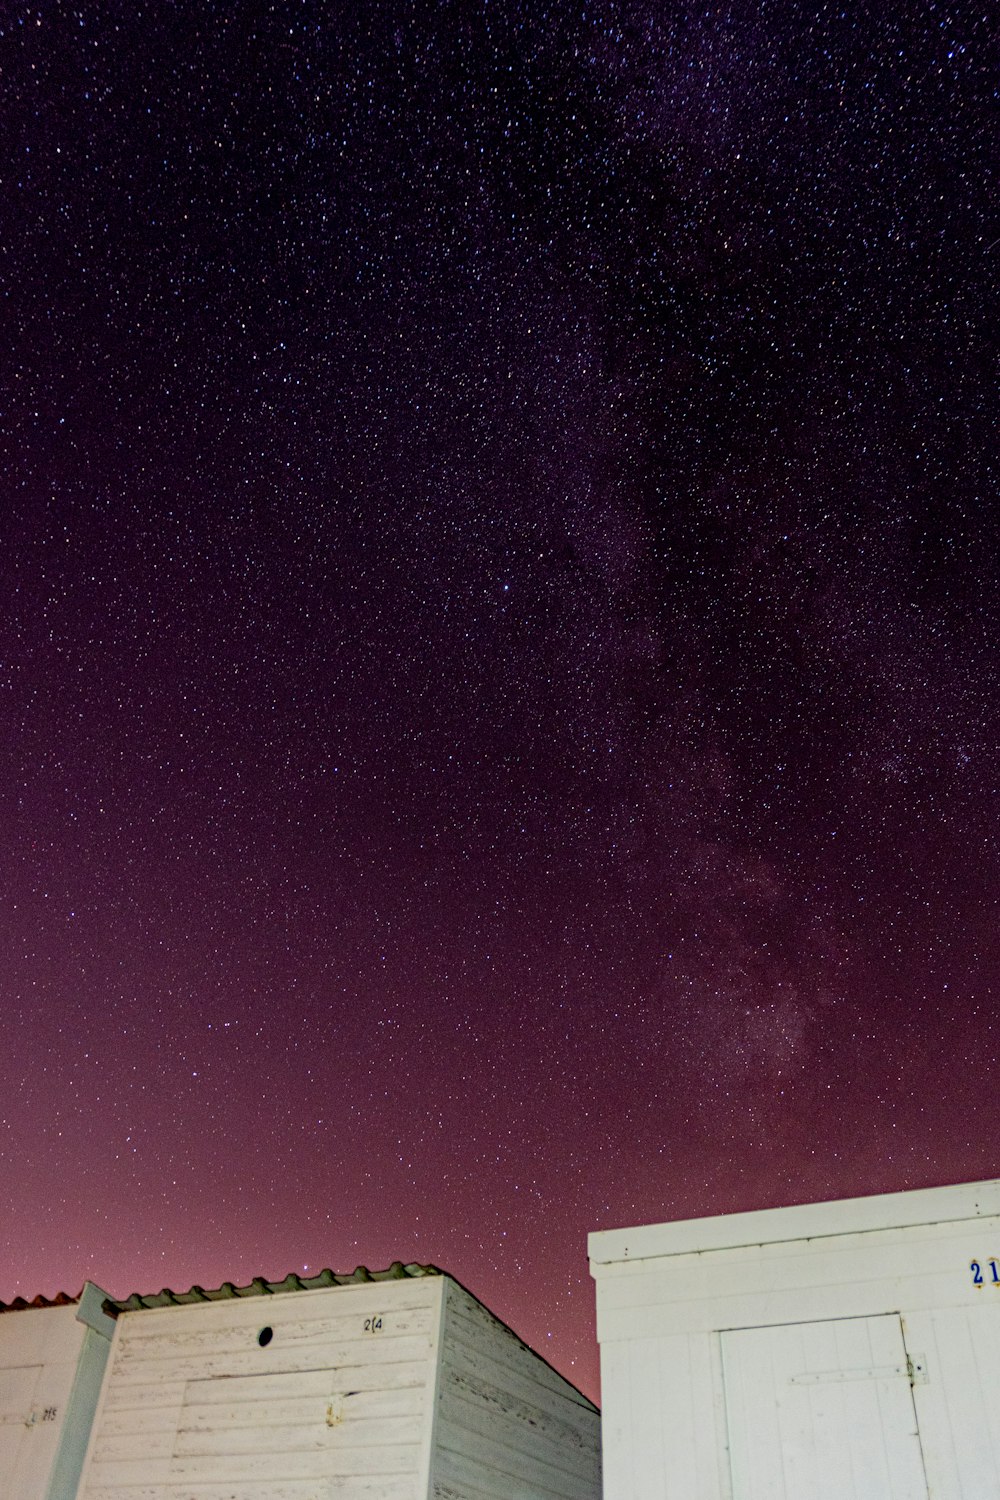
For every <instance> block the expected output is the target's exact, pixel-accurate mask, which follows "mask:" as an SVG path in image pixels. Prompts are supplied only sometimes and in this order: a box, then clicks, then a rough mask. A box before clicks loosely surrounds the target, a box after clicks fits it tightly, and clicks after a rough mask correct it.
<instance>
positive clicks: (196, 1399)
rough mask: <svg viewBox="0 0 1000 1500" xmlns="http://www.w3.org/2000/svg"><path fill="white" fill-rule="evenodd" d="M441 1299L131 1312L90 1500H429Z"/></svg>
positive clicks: (119, 1345) (399, 1290) (320, 1299)
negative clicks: (263, 1337) (265, 1337)
mask: <svg viewBox="0 0 1000 1500" xmlns="http://www.w3.org/2000/svg"><path fill="white" fill-rule="evenodd" d="M443 1286H444V1279H443V1278H441V1277H427V1278H426V1279H420V1280H407V1281H402V1280H401V1281H387V1282H377V1283H374V1284H362V1285H358V1286H345V1287H333V1288H330V1289H329V1290H323V1291H313V1292H292V1293H280V1294H276V1295H274V1296H270V1297H250V1298H245V1299H239V1300H227V1301H219V1302H212V1303H200V1304H195V1305H192V1306H184V1307H165V1308H156V1309H153V1310H141V1311H136V1312H128V1313H123V1314H122V1315H121V1316H120V1317H119V1319H118V1328H117V1331H116V1335H115V1342H114V1348H113V1354H112V1364H111V1369H110V1371H109V1375H108V1378H107V1380H106V1381H105V1389H104V1396H103V1401H102V1405H101V1410H100V1412H99V1413H98V1418H97V1421H96V1422H95V1427H94V1436H93V1439H92V1443H91V1448H90V1452H89V1454H88V1460H87V1467H86V1470H85V1473H84V1479H83V1484H82V1487H81V1492H80V1494H81V1500H373V1497H376V1496H377V1497H379V1500H423V1497H424V1496H425V1495H426V1491H427V1467H428V1462H429V1428H430V1420H431V1412H432V1399H433V1389H434V1382H433V1372H434V1369H435V1366H436V1360H437V1348H438V1337H439V1330H440V1320H441V1303H442V1292H443ZM265 1326H266V1327H270V1328H271V1329H273V1337H272V1338H271V1340H270V1342H269V1343H267V1345H266V1346H265V1347H261V1346H260V1344H259V1343H258V1334H259V1332H260V1330H261V1329H262V1328H263V1327H265Z"/></svg>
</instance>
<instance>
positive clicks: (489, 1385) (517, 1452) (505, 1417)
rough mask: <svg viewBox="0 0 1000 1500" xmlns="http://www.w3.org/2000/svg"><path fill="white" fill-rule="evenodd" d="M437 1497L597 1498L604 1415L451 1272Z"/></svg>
mask: <svg viewBox="0 0 1000 1500" xmlns="http://www.w3.org/2000/svg"><path fill="white" fill-rule="evenodd" d="M430 1493H431V1495H432V1496H433V1497H434V1500H487V1497H489V1500H511V1497H514V1496H517V1497H519V1500H520V1497H523V1500H528V1497H532V1500H535V1497H537V1500H549V1497H552V1500H555V1497H560V1500H598V1497H599V1496H600V1493H601V1466H600V1416H599V1414H598V1411H597V1409H596V1407H594V1406H593V1405H592V1404H591V1402H589V1401H588V1400H587V1399H586V1397H585V1396H582V1395H581V1394H580V1392H579V1391H578V1390H576V1389H575V1388H574V1387H573V1386H572V1385H570V1383H569V1381H567V1380H564V1379H563V1378H562V1376H561V1375H558V1374H557V1373H556V1371H555V1370H553V1369H552V1368H551V1366H550V1365H548V1364H546V1363H545V1361H544V1360H542V1359H540V1358H539V1357H538V1355H537V1354H534V1353H533V1352H532V1350H530V1349H528V1348H527V1346H526V1345H524V1344H522V1343H521V1341H520V1339H518V1338H517V1337H516V1335H515V1334H513V1333H512V1332H511V1330H510V1329H509V1328H506V1327H505V1326H504V1325H503V1324H502V1323H500V1322H498V1321H497V1319H496V1318H494V1317H493V1316H492V1315H491V1314H490V1313H489V1312H487V1310H486V1308H485V1307H483V1306H482V1304H481V1303H479V1302H477V1301H476V1299H475V1298H474V1297H471V1296H470V1295H469V1293H468V1292H466V1291H465V1290H464V1289H463V1288H462V1287H460V1286H458V1285H456V1283H455V1282H452V1281H449V1282H448V1284H447V1287H446V1291H445V1305H444V1320H443V1334H442V1341H441V1362H440V1374H439V1379H438V1396H437V1409H436V1417H435V1425H434V1445H433V1468H432V1475H431V1489H430Z"/></svg>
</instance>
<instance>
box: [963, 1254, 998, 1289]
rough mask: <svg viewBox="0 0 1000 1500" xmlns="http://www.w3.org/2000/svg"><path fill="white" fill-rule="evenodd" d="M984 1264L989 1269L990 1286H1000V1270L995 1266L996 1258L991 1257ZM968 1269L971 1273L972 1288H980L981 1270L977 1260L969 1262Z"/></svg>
mask: <svg viewBox="0 0 1000 1500" xmlns="http://www.w3.org/2000/svg"><path fill="white" fill-rule="evenodd" d="M986 1264H987V1265H988V1266H989V1268H990V1277H989V1279H990V1283H991V1285H993V1286H1000V1268H998V1266H997V1263H996V1258H995V1257H994V1256H991V1257H990V1259H989V1260H988V1261H987V1262H986ZM969 1269H970V1270H971V1272H972V1285H973V1286H982V1285H983V1282H984V1277H983V1268H982V1266H981V1265H980V1264H979V1262H978V1260H974V1261H971V1262H970V1263H969Z"/></svg>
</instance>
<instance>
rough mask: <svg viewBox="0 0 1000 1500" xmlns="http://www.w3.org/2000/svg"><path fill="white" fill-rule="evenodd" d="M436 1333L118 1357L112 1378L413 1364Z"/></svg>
mask: <svg viewBox="0 0 1000 1500" xmlns="http://www.w3.org/2000/svg"><path fill="white" fill-rule="evenodd" d="M432 1342H433V1340H432V1335H431V1333H430V1332H427V1333H421V1334H413V1335H412V1336H408V1337H403V1338H386V1339H383V1338H381V1337H379V1336H378V1335H377V1334H376V1335H375V1336H374V1337H369V1338H367V1339H352V1340H351V1341H350V1342H343V1343H339V1344H324V1345H316V1346H313V1347H311V1348H309V1349H306V1348H303V1347H301V1346H298V1345H296V1346H293V1347H291V1348H288V1347H283V1346H282V1345H281V1344H279V1343H278V1342H277V1341H275V1343H272V1344H268V1346H267V1347H266V1348H265V1349H260V1348H258V1347H257V1344H256V1341H254V1342H253V1343H252V1344H251V1345H250V1346H249V1347H248V1348H246V1349H243V1350H239V1351H224V1352H222V1353H215V1352H212V1351H211V1350H206V1351H205V1352H204V1353H200V1354H171V1355H169V1356H166V1357H163V1358H153V1359H151V1358H144V1359H136V1360H134V1361H131V1360H129V1361H126V1360H118V1359H115V1361H114V1368H113V1372H112V1379H113V1380H114V1381H115V1382H116V1383H119V1384H127V1383H128V1382H130V1381H131V1382H132V1383H134V1384H136V1385H155V1384H158V1383H160V1382H161V1381H163V1382H169V1381H172V1380H198V1379H205V1378H206V1377H208V1376H235V1375H270V1374H287V1373H292V1372H294V1371H295V1370H301V1369H303V1368H305V1369H309V1368H315V1369H324V1370H332V1369H338V1368H341V1367H344V1368H353V1367H357V1366H363V1365H369V1366H375V1365H381V1366H386V1365H394V1364H409V1363H414V1362H416V1361H418V1360H425V1361H427V1360H429V1357H430V1353H431V1348H432Z"/></svg>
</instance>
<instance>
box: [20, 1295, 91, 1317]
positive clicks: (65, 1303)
mask: <svg viewBox="0 0 1000 1500" xmlns="http://www.w3.org/2000/svg"><path fill="white" fill-rule="evenodd" d="M82 1296H83V1293H82V1291H81V1292H77V1294H76V1296H75V1297H71V1296H70V1295H69V1293H68V1292H56V1294H55V1296H54V1297H43V1296H42V1295H41V1294H39V1295H38V1296H37V1297H32V1299H31V1301H30V1302H29V1301H28V1299H27V1298H26V1297H15V1298H14V1300H13V1302H0V1313H6V1312H26V1311H27V1309H28V1308H29V1307H72V1306H73V1305H74V1303H77V1302H79V1300H80V1298H81V1297H82Z"/></svg>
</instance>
